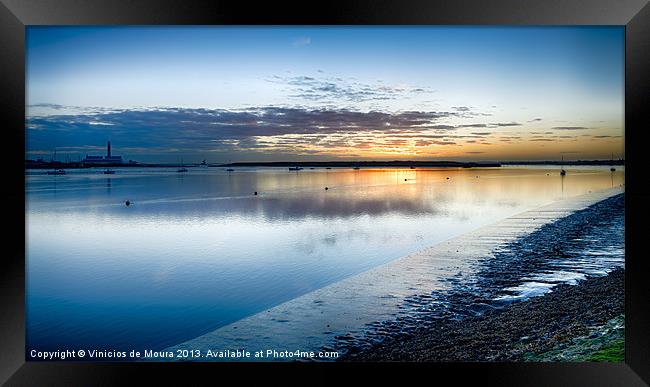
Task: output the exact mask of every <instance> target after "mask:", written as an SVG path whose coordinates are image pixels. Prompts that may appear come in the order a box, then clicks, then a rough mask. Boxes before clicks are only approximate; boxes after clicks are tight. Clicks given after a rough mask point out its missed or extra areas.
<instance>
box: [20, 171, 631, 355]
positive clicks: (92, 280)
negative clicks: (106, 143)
mask: <svg viewBox="0 0 650 387" xmlns="http://www.w3.org/2000/svg"><path fill="white" fill-rule="evenodd" d="M181 175H182V176H181ZM26 180H27V186H26V192H27V210H26V223H27V241H26V243H27V246H26V250H27V270H28V286H27V309H28V342H29V343H32V344H34V343H38V344H39V347H40V348H42V349H47V348H49V349H62V348H74V347H79V346H81V345H85V346H91V347H102V346H105V347H106V348H110V349H119V348H129V349H131V348H136V349H137V348H140V347H142V348H164V347H167V346H170V345H173V344H176V343H178V342H181V341H184V340H188V339H191V338H193V337H196V336H198V335H200V334H203V333H206V332H208V331H210V330H213V329H215V328H218V327H219V326H222V325H225V324H227V323H229V322H232V321H235V320H237V319H240V318H243V317H245V316H247V315H250V314H253V313H256V312H258V311H261V310H264V309H265V308H269V307H271V306H274V305H277V304H279V303H281V302H284V301H286V300H289V299H291V298H294V297H296V296H299V295H301V294H304V293H306V292H308V291H311V290H314V289H317V288H320V287H322V286H325V285H327V284H329V283H332V282H334V281H337V280H340V279H342V278H345V277H348V276H350V275H354V274H356V273H360V272H362V271H364V270H367V269H370V268H372V267H375V266H378V265H381V264H383V263H386V262H389V261H391V260H393V259H395V258H398V257H400V256H403V255H406V254H408V253H411V252H414V251H417V250H420V249H422V248H425V247H427V246H430V245H432V244H435V243H437V242H440V241H442V240H445V239H448V238H451V237H453V236H455V235H460V234H462V233H464V232H467V231H469V230H471V229H474V228H477V227H480V226H482V225H487V224H490V223H493V222H495V221H497V220H499V219H502V218H504V217H507V216H509V215H514V214H516V213H518V212H521V211H524V210H527V209H529V208H532V207H535V206H539V205H542V204H546V203H549V202H551V201H554V200H557V199H560V198H562V197H568V196H573V195H579V194H582V193H586V192H588V191H594V190H598V189H602V188H608V187H610V186H611V185H612V184H616V185H620V184H624V172H623V171H616V172H613V173H612V172H610V171H609V170H608V169H593V168H575V169H571V168H569V169H567V176H565V177H562V178H561V177H560V176H559V174H558V173H557V170H556V169H553V168H551V169H547V168H494V169H431V170H424V169H416V170H400V169H368V170H358V171H353V170H336V169H333V170H303V171H300V172H299V173H295V172H293V173H289V172H288V171H285V170H254V169H248V170H247V169H241V170H235V171H233V172H227V171H222V170H218V169H212V168H201V169H190V171H189V172H187V173H183V174H178V173H176V171H175V170H163V169H160V170H151V169H142V170H138V169H117V170H116V174H115V175H111V177H110V178H106V177H105V176H104V175H103V174H101V171H95V172H93V171H72V172H70V173H68V174H67V175H65V176H45V175H32V174H30V175H29V176H28V177H27V179H26ZM558 180H559V181H558ZM325 187H328V190H325V189H324V188H325ZM255 191H257V192H258V193H259V194H258V195H257V196H255V195H254V194H253V193H254V192H255ZM125 200H130V201H131V202H133V204H132V205H131V206H129V207H127V206H125V205H124V202H125Z"/></svg>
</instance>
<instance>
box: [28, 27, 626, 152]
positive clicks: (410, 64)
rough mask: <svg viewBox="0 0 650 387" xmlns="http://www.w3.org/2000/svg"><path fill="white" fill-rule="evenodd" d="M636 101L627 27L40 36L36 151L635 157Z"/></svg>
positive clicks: (31, 71) (32, 70)
mask: <svg viewBox="0 0 650 387" xmlns="http://www.w3.org/2000/svg"><path fill="white" fill-rule="evenodd" d="M623 93H624V29H623V28H622V27H538V28H530V27H282V28H281V27H249V28H245V27H214V26H207V27H29V28H28V33H27V105H28V117H27V128H28V134H27V144H28V148H27V156H28V157H38V155H48V156H46V157H49V155H50V154H51V153H53V151H54V148H56V149H57V151H58V153H59V154H67V155H69V156H70V157H73V158H74V157H78V156H79V155H81V156H83V155H85V154H86V153H97V152H98V151H99V148H101V147H102V146H103V144H104V143H105V141H106V140H107V139H111V140H112V141H113V144H114V147H115V151H116V152H118V153H121V154H123V155H124V156H126V157H128V158H133V159H138V160H142V161H177V160H178V159H179V158H184V159H185V160H191V161H200V160H202V159H208V160H209V161H211V162H220V161H230V160H232V161H253V160H331V159H341V158H344V159H345V158H355V159H441V158H443V159H472V160H474V159H476V160H480V159H486V160H488V159H489V160H505V159H556V158H559V155H560V154H565V155H567V157H565V158H583V159H586V158H602V157H606V156H607V157H609V155H610V154H611V153H612V152H613V153H616V154H618V155H621V156H622V152H623V137H622V136H623V111H624V109H623ZM477 133H478V134H477ZM571 155H573V156H571Z"/></svg>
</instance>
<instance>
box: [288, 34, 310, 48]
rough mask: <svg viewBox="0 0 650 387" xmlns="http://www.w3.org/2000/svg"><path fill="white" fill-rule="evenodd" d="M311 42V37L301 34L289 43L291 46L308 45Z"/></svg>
mask: <svg viewBox="0 0 650 387" xmlns="http://www.w3.org/2000/svg"><path fill="white" fill-rule="evenodd" d="M310 44H311V38H310V37H309V36H301V37H299V38H296V39H294V40H293V42H291V45H292V46H293V47H302V46H308V45H310Z"/></svg>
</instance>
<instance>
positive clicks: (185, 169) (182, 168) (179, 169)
mask: <svg viewBox="0 0 650 387" xmlns="http://www.w3.org/2000/svg"><path fill="white" fill-rule="evenodd" d="M176 172H179V173H180V172H187V168H185V167H184V166H183V159H181V167H180V168H178V169H177V170H176Z"/></svg>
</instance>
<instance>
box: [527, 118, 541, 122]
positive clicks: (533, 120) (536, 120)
mask: <svg viewBox="0 0 650 387" xmlns="http://www.w3.org/2000/svg"><path fill="white" fill-rule="evenodd" d="M541 120H542V119H541V118H533V119H532V120H529V121H527V122H539V121H541Z"/></svg>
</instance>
